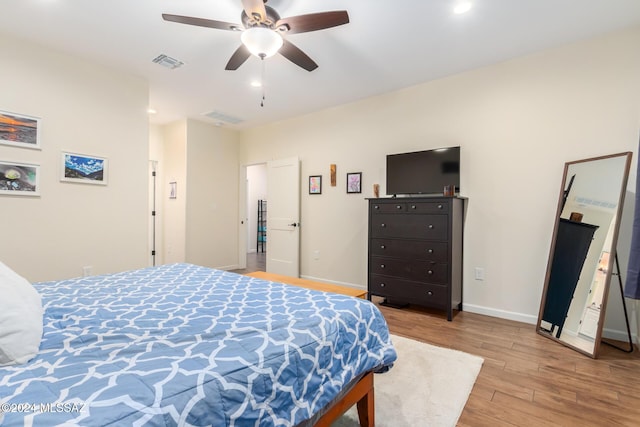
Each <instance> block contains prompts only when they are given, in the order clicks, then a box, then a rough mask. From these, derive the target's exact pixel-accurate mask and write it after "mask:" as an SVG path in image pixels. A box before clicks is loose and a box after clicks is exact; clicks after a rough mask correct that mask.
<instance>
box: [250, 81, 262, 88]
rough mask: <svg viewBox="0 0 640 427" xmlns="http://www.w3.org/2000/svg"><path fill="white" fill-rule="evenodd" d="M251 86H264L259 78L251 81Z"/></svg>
mask: <svg viewBox="0 0 640 427" xmlns="http://www.w3.org/2000/svg"><path fill="white" fill-rule="evenodd" d="M251 87H262V82H259V81H258V80H253V81H252V82H251Z"/></svg>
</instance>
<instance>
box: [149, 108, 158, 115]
mask: <svg viewBox="0 0 640 427" xmlns="http://www.w3.org/2000/svg"><path fill="white" fill-rule="evenodd" d="M147 113H148V114H156V113H157V111H156V110H154V109H153V108H147Z"/></svg>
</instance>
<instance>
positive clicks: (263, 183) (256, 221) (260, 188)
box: [245, 163, 269, 272]
mask: <svg viewBox="0 0 640 427" xmlns="http://www.w3.org/2000/svg"><path fill="white" fill-rule="evenodd" d="M246 182H247V228H246V230H247V233H246V248H247V249H246V261H247V264H246V268H245V270H248V271H247V272H252V271H266V254H267V247H268V244H267V242H268V233H267V222H266V219H267V215H268V213H269V209H268V201H267V164H266V163H261V164H257V165H251V166H247V173H246Z"/></svg>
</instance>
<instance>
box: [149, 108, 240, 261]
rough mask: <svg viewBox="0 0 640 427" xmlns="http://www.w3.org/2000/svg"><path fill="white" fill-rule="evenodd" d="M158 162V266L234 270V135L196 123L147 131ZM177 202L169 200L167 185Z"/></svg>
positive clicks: (236, 168)
mask: <svg viewBox="0 0 640 427" xmlns="http://www.w3.org/2000/svg"><path fill="white" fill-rule="evenodd" d="M152 128H153V129H154V132H153V133H152V135H153V136H154V138H152V139H151V141H150V142H151V148H150V152H151V153H152V154H153V153H155V154H154V155H155V157H156V158H158V159H159V161H158V169H159V178H158V182H159V183H160V184H159V189H158V195H157V196H158V198H159V199H160V200H161V202H160V203H159V204H158V206H159V210H160V211H159V212H158V217H159V228H160V229H161V234H162V236H161V241H162V243H160V247H161V248H162V257H161V258H160V259H158V260H157V263H158V264H162V263H167V264H168V263H174V262H189V263H193V264H198V265H204V266H207V267H213V268H219V269H233V268H237V266H238V220H239V214H238V207H239V203H238V176H239V163H238V133H237V132H235V131H230V130H227V129H222V128H219V127H216V126H212V125H210V124H207V123H203V122H199V121H196V120H191V119H185V120H179V121H176V122H174V123H171V124H168V125H165V126H153V127H152ZM173 181H175V182H176V184H177V197H176V198H175V199H170V198H169V183H170V182H173Z"/></svg>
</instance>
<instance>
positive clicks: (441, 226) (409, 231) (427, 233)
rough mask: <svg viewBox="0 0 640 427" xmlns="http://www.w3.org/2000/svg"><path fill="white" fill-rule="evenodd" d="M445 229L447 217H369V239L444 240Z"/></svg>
mask: <svg viewBox="0 0 640 427" xmlns="http://www.w3.org/2000/svg"><path fill="white" fill-rule="evenodd" d="M447 227H448V217H447V215H392V214H380V215H372V216H371V237H402V238H410V239H429V240H446V239H447Z"/></svg>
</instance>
